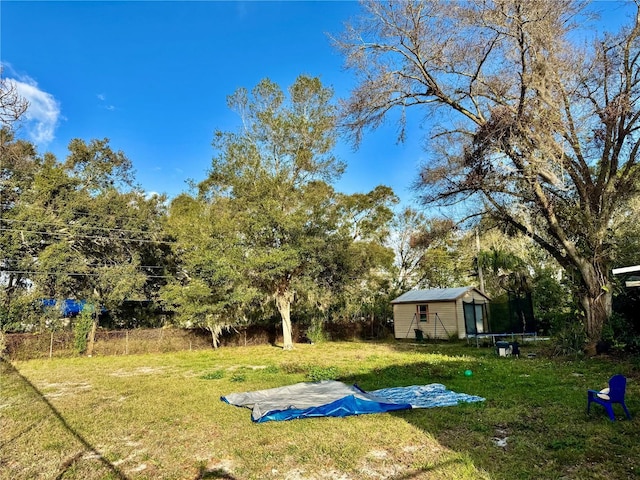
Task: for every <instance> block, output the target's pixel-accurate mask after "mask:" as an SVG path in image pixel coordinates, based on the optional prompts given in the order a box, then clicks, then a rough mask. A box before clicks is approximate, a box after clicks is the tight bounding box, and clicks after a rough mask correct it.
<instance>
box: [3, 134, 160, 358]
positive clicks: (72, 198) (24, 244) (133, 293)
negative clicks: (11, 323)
mask: <svg viewBox="0 0 640 480" xmlns="http://www.w3.org/2000/svg"><path fill="white" fill-rule="evenodd" d="M10 148H11V149H13V151H14V152H16V151H17V152H18V153H20V154H15V155H13V156H12V157H11V158H12V163H11V164H10V165H9V167H10V168H8V169H6V170H3V178H5V179H6V181H5V182H3V188H5V186H6V190H7V192H8V194H7V197H6V198H7V199H8V202H7V203H3V212H2V213H3V216H2V220H3V222H2V223H3V230H2V249H3V251H2V258H3V262H5V263H6V264H7V266H9V267H10V268H8V269H7V272H8V273H9V274H10V275H14V276H15V277H14V278H15V280H11V277H10V282H9V284H8V285H9V288H11V287H13V286H16V285H18V284H19V282H22V283H21V284H22V285H25V286H27V285H31V286H32V287H33V288H34V289H35V291H36V292H37V293H38V294H39V295H40V296H41V297H48V298H56V299H63V298H78V299H84V300H87V301H89V302H91V303H94V304H95V305H96V306H101V307H103V308H107V309H109V310H110V312H111V313H112V314H115V313H116V312H117V309H118V307H119V306H120V305H121V304H122V302H123V301H124V300H125V299H132V298H148V296H149V295H150V293H151V290H153V288H157V285H155V287H154V286H150V285H153V283H154V282H155V281H156V280H159V277H162V276H163V272H162V270H158V269H159V268H160V269H161V268H163V267H162V257H163V255H162V253H163V247H162V245H163V244H164V243H165V242H164V238H163V233H162V228H163V224H162V221H163V213H164V207H163V202H164V199H163V198H161V197H153V198H150V199H148V198H146V197H145V196H144V194H143V192H142V191H140V190H139V189H138V188H137V187H135V186H134V185H133V182H132V179H133V173H132V171H131V164H130V162H129V161H128V159H127V158H126V156H125V155H124V154H123V153H122V152H115V151H113V150H112V149H111V148H110V147H109V145H108V141H107V140H100V141H98V140H94V141H92V142H90V143H88V144H87V143H85V142H83V141H81V140H74V141H72V142H71V143H70V145H69V148H70V153H69V157H68V158H67V160H66V162H64V163H61V162H58V161H57V159H56V158H55V157H54V156H53V155H51V154H45V155H44V156H43V157H38V156H37V155H36V153H35V150H34V149H33V148H31V149H29V148H27V146H26V145H25V144H22V143H20V142H14V143H13V144H12V145H10ZM3 192H4V190H3ZM16 192H19V194H16ZM5 225H6V226H5ZM164 250H166V248H165V249H164ZM143 262H144V263H143ZM147 267H151V268H149V269H148V268H147ZM151 278H153V279H154V280H153V281H150V279H151ZM5 292H6V290H5ZM8 298H10V296H9V295H7V296H6V298H5V300H7V299H8ZM95 311H96V316H95V322H94V328H93V332H95V328H96V327H97V319H98V313H99V311H100V308H98V307H96V309H95ZM90 347H91V344H90ZM88 353H90V348H89V352H88Z"/></svg>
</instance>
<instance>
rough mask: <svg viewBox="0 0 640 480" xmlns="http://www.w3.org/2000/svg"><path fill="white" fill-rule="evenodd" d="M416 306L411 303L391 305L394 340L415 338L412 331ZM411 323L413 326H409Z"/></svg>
mask: <svg viewBox="0 0 640 480" xmlns="http://www.w3.org/2000/svg"><path fill="white" fill-rule="evenodd" d="M415 314H416V305H415V304H413V303H396V304H394V305H393V332H394V336H395V337H396V338H416V334H415V332H414V331H413V329H414V328H417V327H416V322H415V321H414V319H413V316H414V315H415ZM412 322H413V325H412V324H411V323H412Z"/></svg>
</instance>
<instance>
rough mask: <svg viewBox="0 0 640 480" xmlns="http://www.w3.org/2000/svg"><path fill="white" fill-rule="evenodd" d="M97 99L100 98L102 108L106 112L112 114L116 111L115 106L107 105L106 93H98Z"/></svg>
mask: <svg viewBox="0 0 640 480" xmlns="http://www.w3.org/2000/svg"><path fill="white" fill-rule="evenodd" d="M96 97H98V100H100V108H104V109H105V110H109V111H110V112H112V111H114V110H115V109H116V107H115V105H111V104H110V103H107V96H106V95H105V94H104V93H98V94H97V95H96Z"/></svg>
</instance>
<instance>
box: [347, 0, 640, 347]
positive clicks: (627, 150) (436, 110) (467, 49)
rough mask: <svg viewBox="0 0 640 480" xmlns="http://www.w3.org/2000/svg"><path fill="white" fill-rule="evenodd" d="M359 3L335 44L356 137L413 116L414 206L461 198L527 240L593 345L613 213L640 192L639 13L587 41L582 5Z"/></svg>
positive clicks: (605, 303) (607, 295) (535, 0)
mask: <svg viewBox="0 0 640 480" xmlns="http://www.w3.org/2000/svg"><path fill="white" fill-rule="evenodd" d="M636 5H637V3H636ZM363 7H364V11H365V13H364V15H363V16H362V17H361V18H360V19H358V20H355V21H354V22H353V23H352V24H351V25H349V26H348V27H347V29H346V31H345V32H344V34H343V36H342V37H341V38H339V39H337V40H336V44H337V46H338V47H339V48H340V49H341V50H342V52H343V53H344V55H345V57H346V62H347V66H348V67H350V68H351V69H353V70H354V71H355V73H356V74H357V78H358V83H357V86H356V88H355V90H354V91H353V92H352V95H351V97H350V98H349V99H348V100H347V101H346V102H345V103H344V104H343V109H344V110H343V113H344V121H345V125H346V126H347V127H348V128H349V131H350V132H351V133H352V135H353V138H354V139H355V141H356V142H358V141H359V140H360V139H361V138H362V135H363V133H364V132H365V131H366V130H367V129H368V128H375V127H377V126H378V125H380V123H381V122H383V121H384V120H385V119H386V117H387V114H388V113H389V112H390V111H392V110H400V111H401V113H402V115H401V116H400V119H401V120H400V122H401V123H400V125H401V127H402V128H401V136H402V134H403V132H404V123H403V122H404V119H405V116H404V112H405V109H406V108H407V107H414V106H420V107H423V111H424V112H425V113H427V114H428V115H429V117H428V120H429V121H430V122H431V125H432V126H433V130H432V132H431V133H432V134H431V137H430V139H431V141H430V142H429V150H428V151H429V152H430V154H431V155H430V160H429V161H428V163H426V164H425V166H424V167H423V169H422V170H421V172H420V178H419V180H418V181H417V186H418V188H419V191H420V192H421V195H422V199H423V201H424V203H425V204H426V205H434V204H441V205H452V204H454V203H459V202H463V204H464V205H465V208H468V209H469V213H485V214H489V215H491V216H492V217H494V218H495V219H497V220H499V221H500V222H501V223H502V225H503V226H504V227H505V228H508V229H511V230H512V231H519V232H522V233H524V234H526V235H528V236H530V237H531V238H532V239H534V240H535V241H536V242H537V243H538V244H539V245H541V246H542V247H543V248H544V249H545V250H546V251H548V252H549V253H550V254H551V255H552V256H553V257H554V258H555V259H556V260H557V261H558V262H559V263H560V265H561V266H562V267H563V268H564V269H565V271H566V272H567V273H568V276H569V278H571V279H572V280H573V283H574V291H575V294H576V298H578V299H579V301H580V304H581V305H582V308H583V310H584V321H585V324H586V330H587V334H588V337H589V339H590V341H591V342H596V341H597V340H598V339H599V338H600V337H601V332H602V326H603V323H604V321H605V320H606V319H607V317H608V316H609V315H610V314H611V300H612V288H611V279H610V270H611V267H612V264H613V262H614V260H615V259H614V249H613V248H612V245H611V244H612V242H611V240H612V236H613V233H614V232H615V229H616V218H618V215H617V212H618V211H619V210H620V209H623V208H625V206H627V205H629V203H628V202H629V201H630V199H632V198H633V197H634V196H637V195H638V193H639V190H640V166H639V165H638V150H639V149H640V135H639V133H638V132H639V129H640V100H639V98H638V97H639V94H640V89H639V85H640V61H639V58H640V48H639V47H640V42H639V40H640V25H639V22H638V16H636V17H635V18H632V19H631V21H630V22H629V25H627V26H626V27H624V28H623V29H622V30H621V31H620V32H618V33H616V34H615V35H614V34H607V35H604V36H603V37H602V38H599V39H596V40H595V41H594V42H593V44H589V43H588V41H587V40H586V37H585V36H584V35H583V34H584V30H580V29H579V28H577V27H578V26H579V25H580V21H583V22H584V21H585V19H586V17H585V12H586V10H585V7H586V3H585V2H582V1H575V0H563V1H551V0H549V1H546V0H469V1H467V2H450V1H446V0H442V1H438V0H434V1H428V2H426V1H398V2H395V1H390V2H379V1H365V2H363ZM465 202H466V203H465ZM578 320H581V319H578Z"/></svg>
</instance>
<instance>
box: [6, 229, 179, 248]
mask: <svg viewBox="0 0 640 480" xmlns="http://www.w3.org/2000/svg"><path fill="white" fill-rule="evenodd" d="M0 231H4V232H16V233H36V234H38V235H57V236H59V237H65V236H66V237H69V238H72V237H73V238H88V239H91V240H110V241H113V240H121V241H128V242H138V243H156V244H162V245H175V244H176V243H177V242H175V241H167V240H147V239H139V238H118V237H105V236H101V235H81V234H78V235H71V234H70V233H69V232H43V231H39V230H26V229H21V228H5V227H0Z"/></svg>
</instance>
